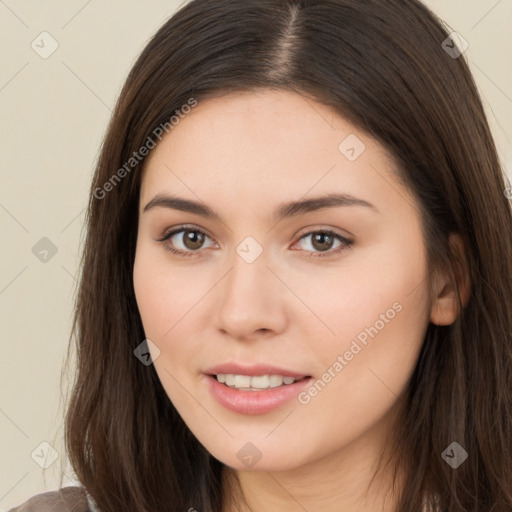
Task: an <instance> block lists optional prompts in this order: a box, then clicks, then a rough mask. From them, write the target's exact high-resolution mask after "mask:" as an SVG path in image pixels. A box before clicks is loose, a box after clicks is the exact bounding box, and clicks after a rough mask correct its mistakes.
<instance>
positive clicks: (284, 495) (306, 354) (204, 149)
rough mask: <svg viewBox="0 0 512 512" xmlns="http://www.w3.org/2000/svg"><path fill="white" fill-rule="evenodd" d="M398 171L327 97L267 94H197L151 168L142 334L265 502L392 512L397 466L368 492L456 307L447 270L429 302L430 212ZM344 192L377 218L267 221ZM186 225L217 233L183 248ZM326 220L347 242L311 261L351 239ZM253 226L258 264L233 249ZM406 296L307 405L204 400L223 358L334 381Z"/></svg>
mask: <svg viewBox="0 0 512 512" xmlns="http://www.w3.org/2000/svg"><path fill="white" fill-rule="evenodd" d="M351 134H352V135H356V136H357V137H358V138H359V139H360V140H361V141H362V142H363V143H364V145H365V147H366V149H365V150H364V151H363V152H362V154H360V156H359V157H358V158H357V159H356V160H355V161H350V160H349V159H348V158H347V157H346V156H345V154H343V153H342V152H340V150H339V149H338V147H339V145H340V143H341V142H342V141H343V140H344V139H345V138H346V137H347V136H348V135H351ZM395 172H396V167H395V164H394V162H393V159H392V158H391V156H390V155H388V154H387V153H386V151H385V150H384V148H383V147H382V146H381V145H379V144H378V143H377V142H376V141H375V140H373V139H372V138H371V137H369V136H368V135H367V134H366V133H364V132H361V131H360V130H358V129H356V128H355V127H354V126H352V125H351V124H350V123H349V122H348V121H347V120H345V119H344V118H342V117H340V116H339V115H337V114H335V113H334V112H333V110H332V109H331V108H329V107H327V106H325V105H322V104H320V103H317V102H315V101H313V100H312V99H310V98H306V97H305V96H302V95H299V94H296V93H294V92H284V91H279V92H276V91H267V90H263V91H259V92H258V93H255V92H251V93H241V94H230V95H227V96H224V97H221V98H216V99H212V100H208V101H204V102H201V103H199V104H198V105H197V106H196V107H195V108H194V109H192V111H191V113H189V114H188V115H187V116H186V117H185V118H184V119H183V120H181V121H180V123H179V124H178V125H177V126H175V127H174V129H173V130H172V131H171V132H170V133H169V134H168V135H166V136H165V137H164V138H163V140H162V142H160V143H159V144H158V145H157V147H156V148H155V149H153V150H152V151H151V153H150V155H149V156H148V159H147V160H146V162H145V167H144V174H143V179H142V184H141V191H140V205H139V208H140V211H139V226H138V239H137V250H136V259H135V265H134V274H133V277H134V286H135V293H136V298H137V303H138V306H139V310H140V314H141V318H142V322H143V325H144V330H145V334H146V337H147V338H149V339H150V340H151V341H152V342H153V343H154V344H155V346H157V347H158V349H159V350H160V354H159V355H158V357H155V356H156V352H155V351H153V352H152V353H153V354H154V357H155V359H154V366H155V370H156V371H157V374H158V376H159V378H160V380H161V382H162V385H163V387H164V389H165V391H166V393H167V395H168V396H169V399H170V400H171V401H172V403H173V404H174V406H175V407H176V409H177V410H178V412H179V413H180V415H181V416H182V417H183V419H184V421H185V422H186V424H187V425H188V427H189V428H190V430H191V431H192V432H193V434H194V435H195V436H196V437H197V439H198V440H199V441H200V442H201V443H202V444H203V445H204V446H205V447H206V448H207V450H208V451H209V452H210V453H211V454H213V455H214V456H215V457H216V458H217V459H219V460H220V461H222V462H223V463H224V464H225V465H226V466H227V467H228V468H229V469H228V470H227V471H228V473H227V475H228V477H229V478H233V477H234V476H238V478H239V480H240V483H241V486H242V490H243V492H244V493H245V496H246V499H247V502H248V505H249V506H250V510H251V511H253V512H259V511H268V510H280V511H282V512H288V511H298V510H304V509H306V510H322V511H324V512H330V511H336V512H338V511H339V510H343V511H345V512H351V511H358V512H361V511H363V512H364V511H372V512H375V511H376V510H386V511H391V510H393V506H394V504H395V500H394V496H393V495H392V494H391V493H388V491H389V486H390V480H389V474H388V476H385V475H379V476H378V478H376V479H375V480H374V482H373V484H372V485H371V486H370V487H369V485H370V480H371V478H372V476H373V472H374V471H375V469H376V462H377V458H378V454H379V453H380V450H381V449H382V448H383V447H384V446H386V445H387V442H386V439H387V436H388V435H390V433H391V431H392V430H391V429H392V426H391V425H392V420H393V418H394V415H395V414H396V412H397V407H398V406H399V404H400V400H399V396H400V395H401V394H402V393H403V392H404V391H405V389H406V386H407V382H408V379H409V378H410V376H411V374H412V372H413V370H414V367H415V364H416V361H417V358H418V355H419V351H420V349H421V345H422V342H423V338H424V334H425V330H426V328H427V325H428V323H429V322H433V323H437V324H440V325H448V324H450V323H452V322H453V321H454V320H455V319H456V317H457V315H458V311H457V307H456V301H455V300H454V298H455V289H454V286H453V284H454V283H452V282H451V281H450V279H449V278H448V276H447V275H444V274H440V275H439V276H437V275H436V276H432V281H431V285H432V294H433V295H430V290H429V288H428V285H429V277H430V276H429V275H428V272H427V261H426V253H425V246H424V241H423V238H422V233H421V213H420V210H419V207H418V205H417V202H416V200H415V198H414V197H412V196H411V195H410V194H409V193H408V192H407V190H406V189H405V188H403V186H402V185H400V183H399V182H398V181H397V180H396V176H395ZM332 192H339V193H347V194H351V195H352V196H354V197H357V198H361V199H364V200H365V201H368V202H369V203H371V204H373V205H374V207H375V209H376V210H377V211H375V210H374V209H372V208H367V207H361V206H344V207H332V208H325V209H322V210H319V211H316V212H309V213H306V214H303V215H300V216H297V217H293V218H288V219H284V220H281V221H280V222H278V223H277V224H276V223H275V221H273V219H272V216H271V213H272V212H273V210H274V209H275V208H276V207H277V206H278V205H279V204H281V203H283V202H287V201H291V200H299V199H304V198H311V197H316V196H319V195H323V194H326V193H332ZM158 193H166V194H175V195H177V196H179V197H184V198H187V199H191V200H195V201H201V202H203V203H206V204H207V205H209V206H210V207H211V208H212V209H213V210H215V211H216V212H217V213H218V214H219V215H220V216H221V217H222V219H223V222H219V221H216V220H213V219H207V218H204V217H202V216H199V215H197V214H192V213H186V212H180V211H178V210H173V209H169V208H164V207H155V208H152V209H150V210H148V211H146V212H144V211H143V210H144V207H145V205H146V204H147V203H148V202H149V201H150V200H151V199H152V198H153V197H154V196H155V195H156V194H158ZM182 224H190V225H193V226H192V228H194V227H195V228H200V229H202V230H204V231H206V233H207V234H208V237H206V238H205V239H204V243H203V245H200V243H199V244H198V245H196V246H194V245H193V244H190V243H189V244H188V245H185V244H186V240H185V237H184V234H185V233H184V232H183V231H182V232H180V233H178V234H175V235H174V236H173V238H172V241H168V242H167V245H168V246H172V245H173V242H174V247H176V248H178V249H181V250H184V251H188V252H194V251H195V252H196V254H195V255H194V256H192V257H180V256H177V255H174V254H172V253H170V252H169V251H168V250H167V249H166V245H165V243H163V242H159V241H157V239H158V238H161V237H162V236H163V235H164V234H165V233H166V232H169V231H170V228H173V227H176V228H178V227H180V226H181V225H182ZM322 229H323V230H326V229H328V230H333V231H335V232H336V233H337V234H340V235H341V236H344V237H346V238H348V239H349V240H351V241H352V242H353V243H352V245H351V246H350V247H349V248H345V250H343V251H342V252H341V253H338V254H333V255H330V256H326V257H310V255H311V254H312V253H313V254H320V255H321V254H323V253H322V247H324V251H327V252H329V251H330V252H331V254H332V253H333V252H334V251H335V250H336V249H337V248H338V247H339V246H340V244H341V242H340V241H338V240H335V241H333V242H332V243H331V246H330V247H331V248H330V247H329V245H328V243H326V242H325V241H323V242H322V243H323V244H324V245H320V248H318V245H317V246H315V245H314V244H313V236H314V234H315V233H317V232H318V231H321V230H322ZM311 233H313V235H311ZM308 234H309V235H310V236H305V235H308ZM248 236H251V237H253V238H254V239H255V240H256V241H257V242H258V244H259V245H260V246H261V248H262V249H263V252H262V253H261V255H259V257H257V258H256V260H255V261H254V262H252V263H247V262H246V261H245V260H244V259H243V258H241V257H240V256H239V255H238V254H237V252H236V248H237V246H238V245H239V244H240V243H241V242H242V241H243V240H244V239H245V238H246V237H248ZM452 242H453V243H455V244H456V243H459V240H458V238H457V237H453V238H452ZM194 247H199V248H198V249H197V248H196V249H194ZM292 248H293V249H292ZM434 277H435V278H434ZM460 284H461V286H462V287H463V297H464V300H466V298H467V293H468V288H467V286H465V285H467V283H460ZM464 286H465V287H464ZM396 303H399V304H400V305H401V310H400V311H399V312H397V313H396V314H395V315H394V318H393V319H391V320H389V321H388V322H387V323H385V326H384V327H383V328H382V329H380V330H379V331H378V334H377V335H375V336H374V337H373V338H369V340H368V342H367V345H366V346H364V347H363V348H362V350H361V351H360V352H359V353H357V355H356V356H354V357H353V358H352V360H350V361H349V362H348V364H347V365H346V366H344V367H343V369H342V371H339V372H337V373H335V374H336V376H335V377H334V378H332V379H331V381H330V382H329V383H328V384H327V385H326V386H325V387H324V388H323V389H322V390H321V392H319V393H318V394H317V395H316V396H315V397H312V398H311V400H310V401H309V403H307V404H302V403H299V402H298V400H296V399H292V400H291V401H289V402H288V403H287V404H285V405H284V406H282V407H280V408H279V409H276V410H274V411H271V412H269V413H265V414H261V415H244V414H240V413H236V412H233V411H229V410H227V409H225V408H224V407H222V406H221V405H220V404H219V403H218V402H217V401H216V400H215V399H214V398H213V397H212V395H211V394H210V393H209V390H208V386H207V385H206V380H205V376H204V375H203V373H202V372H203V371H204V370H205V369H207V368H208V367H209V366H212V365H214V364H219V363H222V362H227V361H240V362H243V363H266V362H268V363H270V364H274V365H276V366H280V367H284V368H288V369H290V370H293V371H296V372H302V373H304V374H308V375H311V376H313V378H314V379H315V380H316V379H322V375H323V374H324V373H325V372H326V371H327V369H328V368H329V367H331V368H332V366H333V363H334V362H335V361H336V360H337V357H338V356H339V355H340V354H344V353H345V352H346V351H347V350H349V349H350V346H351V343H352V341H353V340H354V339H356V337H357V335H358V334H360V333H361V332H362V331H364V329H365V328H366V327H369V326H373V325H375V323H376V321H377V320H379V318H381V314H385V313H386V311H388V310H390V308H391V309H392V305H393V304H396ZM360 345H361V344H360ZM247 442H251V443H253V444H254V445H255V446H256V447H257V450H258V451H259V452H260V453H261V455H262V457H261V459H260V460H259V461H258V462H257V463H256V465H254V466H253V467H251V468H248V467H247V466H246V465H245V464H244V463H243V462H242V461H241V460H240V459H239V458H238V457H237V453H238V452H239V451H240V449H241V448H242V447H243V446H244V445H245V444H246V443H247ZM388 473H389V472H388ZM386 494H387V500H385V497H386ZM230 510H234V505H233V503H232V502H231V501H230V500H228V501H227V502H226V504H225V507H224V511H225V512H228V511H230Z"/></svg>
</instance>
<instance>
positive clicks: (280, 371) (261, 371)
mask: <svg viewBox="0 0 512 512" xmlns="http://www.w3.org/2000/svg"><path fill="white" fill-rule="evenodd" d="M204 373H205V374H206V375H218V374H219V373H222V374H233V375H251V376H255V377H256V376H260V375H282V376H283V377H294V378H295V379H301V378H303V377H309V375H307V374H305V373H299V372H294V371H292V370H287V369H285V368H278V367H277V366H272V365H269V364H255V365H245V364H241V363H235V362H232V363H223V364H219V365H216V366H212V367H211V368H208V369H206V370H205V371H204Z"/></svg>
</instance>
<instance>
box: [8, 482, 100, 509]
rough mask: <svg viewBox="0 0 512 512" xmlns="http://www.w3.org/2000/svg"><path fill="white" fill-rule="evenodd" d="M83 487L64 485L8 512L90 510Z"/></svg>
mask: <svg viewBox="0 0 512 512" xmlns="http://www.w3.org/2000/svg"><path fill="white" fill-rule="evenodd" d="M90 511H91V507H90V504H89V502H88V499H87V494H86V490H85V489H84V488H83V487H76V486H72V487H62V488H61V489H59V490H57V491H50V492H45V493H42V494H36V495H35V496H32V497H31V498H30V499H28V500H27V501H25V502H24V503H22V504H21V505H19V506H17V507H14V508H11V509H10V510H8V511H7V512H90Z"/></svg>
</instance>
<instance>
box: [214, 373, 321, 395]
mask: <svg viewBox="0 0 512 512" xmlns="http://www.w3.org/2000/svg"><path fill="white" fill-rule="evenodd" d="M209 376H210V377H212V378H214V379H216V380H217V382H219V383H220V384H224V385H225V386H227V387H229V388H231V389H236V390H239V391H267V390H269V389H273V388H279V387H283V386H290V385H292V384H295V383H296V382H300V381H303V380H305V379H310V378H311V377H310V376H309V375H306V376H297V377H292V376H289V375H278V374H267V375H241V374H234V373H218V374H210V375H209Z"/></svg>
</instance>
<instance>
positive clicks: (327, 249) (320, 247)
mask: <svg viewBox="0 0 512 512" xmlns="http://www.w3.org/2000/svg"><path fill="white" fill-rule="evenodd" d="M308 238H309V239H311V242H310V243H309V246H310V248H309V249H308V248H306V252H309V253H310V254H309V256H311V257H320V258H321V257H324V256H325V257H327V256H333V255H336V254H338V253H340V252H342V251H344V250H346V249H349V248H350V246H351V245H352V244H353V242H352V241H351V240H348V239H347V238H345V237H343V236H341V235H339V234H338V233H335V232H334V231H328V230H319V231H311V232H310V233H307V234H305V235H303V236H302V237H301V238H300V240H299V242H300V241H302V240H307V239H308ZM336 241H338V242H339V243H338V245H337V246H335V247H334V244H335V243H336ZM333 247H334V249H333Z"/></svg>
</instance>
